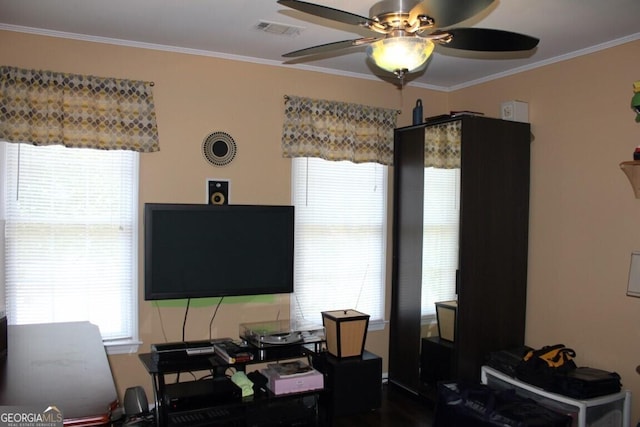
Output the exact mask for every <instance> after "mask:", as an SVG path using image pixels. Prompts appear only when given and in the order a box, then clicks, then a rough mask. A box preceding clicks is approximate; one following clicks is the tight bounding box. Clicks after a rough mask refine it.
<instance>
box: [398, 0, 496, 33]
mask: <svg viewBox="0 0 640 427" xmlns="http://www.w3.org/2000/svg"><path fill="white" fill-rule="evenodd" d="M493 2H494V0H424V1H422V2H421V3H419V4H418V5H416V6H415V7H414V8H413V9H411V12H410V13H409V19H410V20H411V21H412V22H414V21H415V20H416V19H417V17H418V15H426V16H429V17H431V18H433V19H434V21H435V24H434V25H435V27H436V28H444V27H449V26H451V25H454V24H457V23H458V22H462V21H464V20H465V19H469V18H471V17H472V16H474V15H477V14H478V13H480V12H482V11H483V10H484V9H486V8H487V7H489V6H491V3H493Z"/></svg>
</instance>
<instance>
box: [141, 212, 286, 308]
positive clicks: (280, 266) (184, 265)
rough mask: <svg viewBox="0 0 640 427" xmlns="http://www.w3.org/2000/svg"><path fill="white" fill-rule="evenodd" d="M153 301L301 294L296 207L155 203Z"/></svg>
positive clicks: (148, 241) (148, 262) (148, 277)
mask: <svg viewBox="0 0 640 427" xmlns="http://www.w3.org/2000/svg"><path fill="white" fill-rule="evenodd" d="M144 228H145V229H144V233H145V239H144V241H145V247H144V261H145V266H144V269H145V278H144V280H145V284H144V287H145V300H158V299H177V298H203V297H220V296H235V295H263V294H279V293H291V292H293V239H294V235H293V232H294V208H293V206H258V205H204V204H202V205H200V204H163V203H147V204H145V209H144Z"/></svg>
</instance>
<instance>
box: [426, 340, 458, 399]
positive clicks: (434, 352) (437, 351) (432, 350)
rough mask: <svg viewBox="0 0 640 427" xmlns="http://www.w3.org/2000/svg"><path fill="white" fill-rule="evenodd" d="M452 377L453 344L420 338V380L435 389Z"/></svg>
mask: <svg viewBox="0 0 640 427" xmlns="http://www.w3.org/2000/svg"><path fill="white" fill-rule="evenodd" d="M453 377H454V375H453V343H451V342H449V341H445V340H441V339H440V338H439V337H429V338H422V344H421V347H420V380H421V381H422V382H423V383H424V384H427V385H430V386H433V387H435V386H436V384H437V383H438V382H440V381H444V380H451V379H453Z"/></svg>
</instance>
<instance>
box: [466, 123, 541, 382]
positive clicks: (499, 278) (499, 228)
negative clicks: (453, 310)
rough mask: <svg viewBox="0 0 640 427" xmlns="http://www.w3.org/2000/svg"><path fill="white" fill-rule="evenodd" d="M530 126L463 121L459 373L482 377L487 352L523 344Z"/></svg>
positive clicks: (471, 377) (473, 378)
mask: <svg viewBox="0 0 640 427" xmlns="http://www.w3.org/2000/svg"><path fill="white" fill-rule="evenodd" d="M529 135H530V132H529V125H528V124H525V123H517V122H508V121H504V120H497V119H487V118H476V117H474V118H469V119H468V120H464V122H463V140H462V169H461V181H462V182H461V193H462V196H461V197H462V202H461V203H462V208H461V217H460V281H459V284H458V315H457V330H456V343H455V354H456V369H457V372H456V375H457V379H463V380H479V379H480V368H481V366H482V364H483V363H484V362H485V360H486V356H487V355H488V354H489V353H490V352H492V351H497V350H501V349H508V348H513V347H517V346H520V345H522V344H523V343H524V330H525V309H526V283H527V254H528V222H529V220H528V218H529V214H528V213H529V152H530V149H529V145H530V144H529V141H530V137H529Z"/></svg>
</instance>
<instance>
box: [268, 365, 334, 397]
mask: <svg viewBox="0 0 640 427" xmlns="http://www.w3.org/2000/svg"><path fill="white" fill-rule="evenodd" d="M262 374H263V375H264V376H265V377H267V380H268V382H267V387H268V388H269V390H271V391H272V392H273V393H274V394H276V395H279V394H288V393H301V392H304V391H312V390H322V389H323V388H324V377H323V375H322V374H321V373H320V372H318V371H316V370H315V369H314V370H313V371H311V372H309V373H307V374H304V375H292V376H290V377H283V378H280V375H279V374H278V373H276V372H275V371H273V370H271V369H269V368H265V369H263V370H262Z"/></svg>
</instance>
